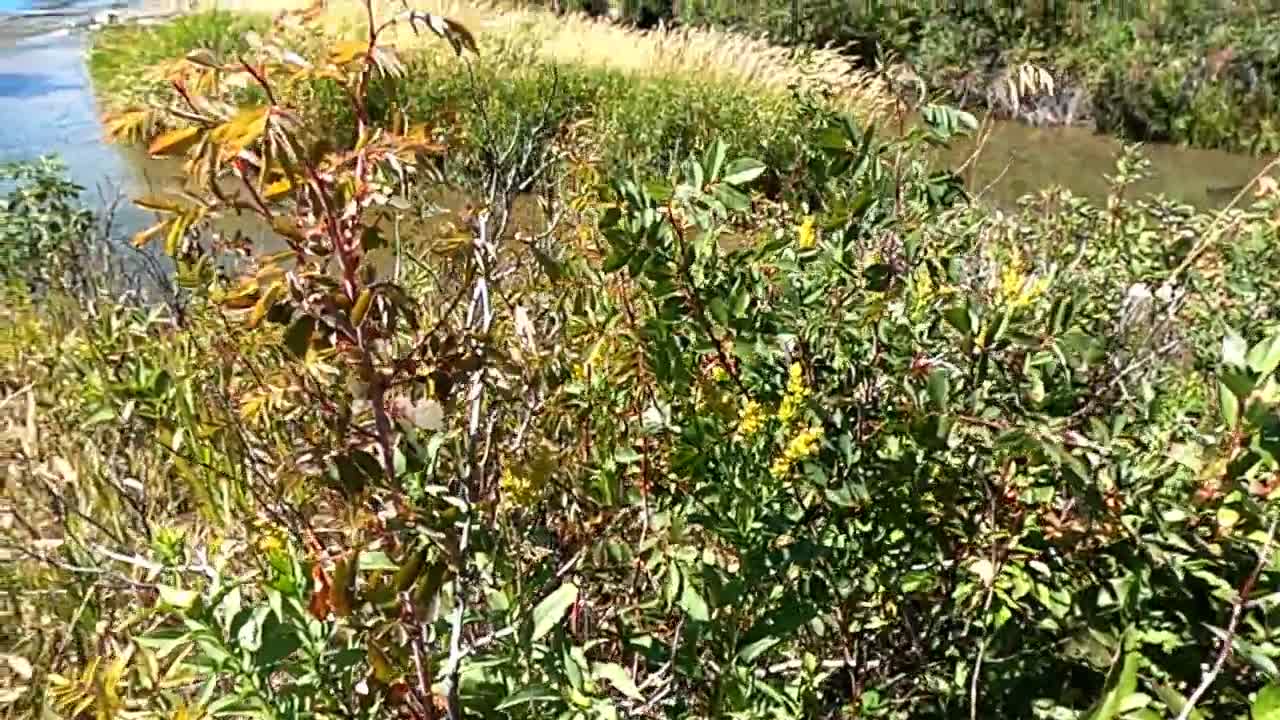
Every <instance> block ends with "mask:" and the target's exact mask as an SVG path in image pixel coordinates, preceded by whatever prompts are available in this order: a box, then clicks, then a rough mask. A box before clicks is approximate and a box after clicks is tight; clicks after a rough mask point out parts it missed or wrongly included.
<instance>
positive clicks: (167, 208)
mask: <svg viewBox="0 0 1280 720" xmlns="http://www.w3.org/2000/svg"><path fill="white" fill-rule="evenodd" d="M133 204H134V205H137V206H138V207H140V208H145V209H147V210H154V211H155V212H162V213H174V214H177V213H180V212H184V211H185V210H186V209H187V205H186V203H184V202H182V201H180V200H178V199H177V198H175V197H173V196H172V195H143V196H142V197H138V198H134V199H133Z"/></svg>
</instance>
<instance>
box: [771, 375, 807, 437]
mask: <svg viewBox="0 0 1280 720" xmlns="http://www.w3.org/2000/svg"><path fill="white" fill-rule="evenodd" d="M807 397H809V388H808V387H806V386H805V384H804V366H803V365H801V364H800V363H792V364H791V368H790V369H789V370H788V371H787V394H786V395H784V396H783V397H782V403H781V404H780V405H779V406H778V420H779V421H780V422H782V424H783V425H787V424H788V423H790V422H791V421H792V420H794V419H795V417H796V415H797V414H798V413H799V412H800V408H801V407H802V406H803V405H804V399H805V398H807Z"/></svg>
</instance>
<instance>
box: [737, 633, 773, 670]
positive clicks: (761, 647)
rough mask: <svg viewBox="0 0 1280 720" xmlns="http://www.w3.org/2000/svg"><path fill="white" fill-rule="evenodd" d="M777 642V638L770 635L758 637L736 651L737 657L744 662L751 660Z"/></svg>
mask: <svg viewBox="0 0 1280 720" xmlns="http://www.w3.org/2000/svg"><path fill="white" fill-rule="evenodd" d="M778 642H779V641H778V638H776V637H773V636H772V635H770V636H768V637H763V638H760V639H759V640H756V641H755V642H753V643H751V644H749V645H747V646H746V647H744V648H742V650H740V651H738V659H739V660H741V661H742V662H744V663H749V662H753V661H755V659H756V658H758V657H760V656H761V655H763V654H764V653H766V652H768V650H769V648H771V647H773V646H774V645H777V644H778Z"/></svg>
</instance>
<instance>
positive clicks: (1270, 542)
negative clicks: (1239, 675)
mask: <svg viewBox="0 0 1280 720" xmlns="http://www.w3.org/2000/svg"><path fill="white" fill-rule="evenodd" d="M1275 539H1276V518H1275V517H1273V518H1271V525H1270V527H1268V528H1267V539H1266V542H1264V543H1263V544H1262V550H1261V551H1260V552H1259V553H1258V564H1257V565H1255V566H1254V567H1253V572H1252V573H1250V574H1249V577H1248V578H1246V579H1245V581H1244V584H1243V585H1241V586H1240V592H1239V594H1237V595H1236V599H1235V602H1233V603H1231V620H1230V622H1228V623H1227V631H1226V633H1225V634H1223V636H1222V644H1221V645H1220V646H1219V648H1218V657H1217V658H1216V659H1214V661H1213V667H1212V668H1210V669H1209V672H1207V673H1205V675H1204V678H1203V679H1201V680H1200V685H1199V686H1198V687H1197V688H1196V689H1195V692H1193V693H1191V696H1190V697H1188V698H1187V703H1186V704H1185V705H1183V706H1182V712H1180V713H1178V717H1177V720H1187V718H1189V717H1191V712H1192V711H1193V710H1195V707H1196V703H1197V702H1199V701H1200V698H1202V697H1204V694H1205V693H1206V692H1208V690H1209V686H1211V685H1213V681H1214V680H1217V679H1218V674H1219V673H1221V672H1222V666H1223V665H1225V664H1226V663H1227V658H1229V657H1231V649H1232V647H1233V646H1234V644H1235V635H1236V629H1237V628H1238V627H1239V626H1240V616H1241V615H1242V614H1244V606H1245V605H1246V604H1248V602H1249V595H1250V593H1252V592H1253V587H1254V585H1256V584H1257V583H1258V576H1259V575H1261V574H1262V569H1263V568H1265V567H1266V566H1267V565H1269V564H1271V550H1272V547H1273V546H1274V544H1275Z"/></svg>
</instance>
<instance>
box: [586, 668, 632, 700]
mask: <svg viewBox="0 0 1280 720" xmlns="http://www.w3.org/2000/svg"><path fill="white" fill-rule="evenodd" d="M591 674H592V675H593V676H595V677H596V678H597V679H600V680H605V681H607V682H608V683H609V684H610V685H612V686H613V688H614V689H615V690H617V691H618V692H620V693H622V694H623V695H626V696H627V697H629V698H631V699H632V700H643V699H644V695H643V694H642V693H641V692H640V688H638V687H636V684H635V681H633V680H632V679H631V674H630V673H628V672H627V669H626V668H624V667H622V666H621V665H619V664H617V663H611V662H606V663H601V662H598V663H595V664H594V665H592V666H591Z"/></svg>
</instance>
